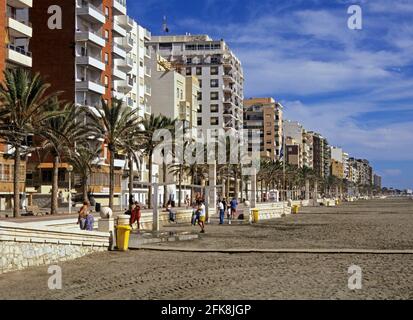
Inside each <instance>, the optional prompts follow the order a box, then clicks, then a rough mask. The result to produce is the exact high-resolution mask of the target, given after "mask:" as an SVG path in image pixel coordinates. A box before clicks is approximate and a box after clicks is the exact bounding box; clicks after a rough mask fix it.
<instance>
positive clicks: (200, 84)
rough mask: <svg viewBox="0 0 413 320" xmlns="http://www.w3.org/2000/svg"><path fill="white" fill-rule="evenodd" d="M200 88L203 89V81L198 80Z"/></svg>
mask: <svg viewBox="0 0 413 320" xmlns="http://www.w3.org/2000/svg"><path fill="white" fill-rule="evenodd" d="M198 83H199V87H200V88H202V80H198Z"/></svg>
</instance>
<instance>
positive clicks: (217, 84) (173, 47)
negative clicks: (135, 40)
mask: <svg viewBox="0 0 413 320" xmlns="http://www.w3.org/2000/svg"><path fill="white" fill-rule="evenodd" d="M149 45H150V46H151V47H152V49H153V50H154V52H155V54H159V55H160V56H162V57H163V58H165V59H167V60H168V61H169V62H171V63H172V65H173V66H174V67H175V68H176V70H177V71H178V72H180V73H181V74H183V75H185V76H192V75H194V76H196V77H197V78H198V79H199V86H200V88H201V90H200V92H199V95H198V101H199V102H200V108H199V112H198V119H197V125H198V127H200V128H202V129H204V130H206V129H219V128H225V129H233V130H240V129H242V122H243V116H242V111H243V110H242V102H243V100H244V74H243V69H242V65H241V62H240V61H239V59H238V58H237V57H236V56H235V54H234V53H233V52H232V51H231V50H230V48H229V47H228V45H227V44H226V43H225V41H223V40H219V41H214V40H213V39H211V38H210V37H209V36H207V35H199V36H193V35H180V36H157V37H152V40H151V41H150V42H149Z"/></svg>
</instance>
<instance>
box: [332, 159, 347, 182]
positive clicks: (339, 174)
mask: <svg viewBox="0 0 413 320" xmlns="http://www.w3.org/2000/svg"><path fill="white" fill-rule="evenodd" d="M331 175H332V176H333V177H336V178H339V179H344V168H343V163H342V162H340V161H337V160H335V159H331Z"/></svg>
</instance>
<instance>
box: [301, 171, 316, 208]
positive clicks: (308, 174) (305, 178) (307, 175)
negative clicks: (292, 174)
mask: <svg viewBox="0 0 413 320" xmlns="http://www.w3.org/2000/svg"><path fill="white" fill-rule="evenodd" d="M298 174H299V178H300V180H301V182H304V185H305V200H310V180H312V179H313V178H314V176H315V174H314V171H313V169H311V168H309V167H307V166H304V167H302V168H300V169H299V170H298Z"/></svg>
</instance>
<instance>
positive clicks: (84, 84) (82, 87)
mask: <svg viewBox="0 0 413 320" xmlns="http://www.w3.org/2000/svg"><path fill="white" fill-rule="evenodd" d="M76 91H91V92H94V93H97V94H99V95H104V94H105V92H106V89H105V87H104V86H103V85H102V84H100V83H98V82H94V81H90V80H85V81H78V82H76Z"/></svg>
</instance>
